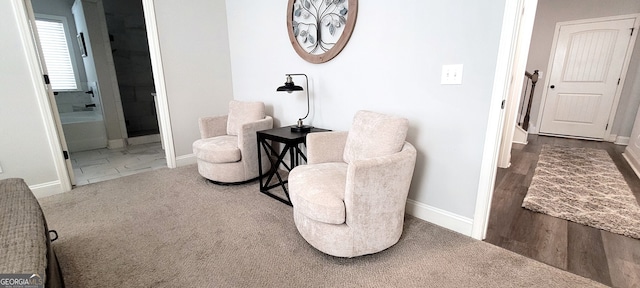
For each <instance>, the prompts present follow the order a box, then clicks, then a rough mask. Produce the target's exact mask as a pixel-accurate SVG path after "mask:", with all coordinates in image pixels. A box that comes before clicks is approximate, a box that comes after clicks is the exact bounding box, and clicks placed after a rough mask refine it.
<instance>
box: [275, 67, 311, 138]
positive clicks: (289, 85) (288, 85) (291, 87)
mask: <svg viewBox="0 0 640 288" xmlns="http://www.w3.org/2000/svg"><path fill="white" fill-rule="evenodd" d="M286 75H287V82H284V86H280V87H278V89H276V91H285V92H287V93H291V92H293V91H303V90H306V91H307V115H304V117H302V118H300V119H298V124H297V125H293V126H291V131H292V132H309V131H311V128H313V126H310V125H304V124H303V122H302V120H304V119H306V118H307V116H309V78H308V77H307V75H306V74H286ZM291 76H304V78H305V80H306V83H305V87H306V89H303V88H302V87H300V86H297V85H296V84H295V83H293V80H292V79H291Z"/></svg>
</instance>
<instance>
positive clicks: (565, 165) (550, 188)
mask: <svg viewBox="0 0 640 288" xmlns="http://www.w3.org/2000/svg"><path fill="white" fill-rule="evenodd" d="M522 207H524V208H527V209H529V210H532V211H536V212H540V213H545V214H548V215H551V216H554V217H558V218H562V219H566V220H569V221H573V222H576V223H580V224H584V225H588V226H591V227H595V228H598V229H602V230H606V231H610V232H613V233H617V234H622V235H625V236H630V237H634V238H638V239H640V206H639V205H638V202H637V201H636V198H635V197H634V196H633V193H632V192H631V190H630V189H629V186H628V185H627V183H626V182H625V180H624V178H623V177H622V174H620V171H618V168H617V167H616V165H615V164H614V163H613V160H611V157H610V156H609V154H608V153H607V151H604V150H601V149H592V148H571V147H558V146H549V145H543V147H542V151H541V152H540V159H539V160H538V166H537V167H536V170H535V172H534V175H533V180H532V182H531V186H529V191H527V195H526V196H525V198H524V202H523V203H522Z"/></svg>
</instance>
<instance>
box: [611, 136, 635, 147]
mask: <svg viewBox="0 0 640 288" xmlns="http://www.w3.org/2000/svg"><path fill="white" fill-rule="evenodd" d="M629 141H631V138H629V137H623V136H618V137H616V142H613V144H616V145H629Z"/></svg>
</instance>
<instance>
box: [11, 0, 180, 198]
mask: <svg viewBox="0 0 640 288" xmlns="http://www.w3.org/2000/svg"><path fill="white" fill-rule="evenodd" d="M153 1H154V0H142V5H143V9H144V17H145V25H146V28H147V38H148V39H149V52H150V54H151V66H152V70H153V71H152V72H153V76H154V85H155V88H156V95H157V96H156V97H157V100H158V104H157V105H158V118H159V123H158V124H160V130H161V134H162V143H163V144H164V149H165V157H166V160H167V167H169V168H176V167H177V166H176V157H175V147H174V144H173V133H172V131H171V121H170V117H169V105H168V100H167V93H166V85H165V81H164V79H165V78H164V70H163V66H162V55H161V53H160V41H159V38H158V28H157V24H156V21H155V19H156V15H155V7H154V2H153ZM11 4H12V7H13V13H14V15H15V16H16V19H17V22H18V23H17V24H18V30H19V32H20V35H21V38H22V43H23V46H24V48H25V53H26V55H25V56H26V58H27V59H26V60H27V62H28V63H29V71H30V73H31V78H32V81H33V85H34V90H35V92H36V95H35V96H36V98H37V100H38V103H39V104H40V116H41V117H42V120H43V123H44V125H45V130H46V131H47V139H48V142H49V147H50V148H51V155H52V157H53V162H54V166H55V168H56V172H57V175H58V179H59V182H60V190H61V191H60V193H62V192H67V191H70V190H71V189H72V184H71V175H70V173H69V172H68V171H67V165H66V163H65V159H64V155H63V153H62V151H63V149H62V145H61V143H60V141H61V139H62V138H63V137H64V135H63V134H61V132H59V131H58V130H57V128H56V121H58V122H59V121H60V119H59V117H60V116H59V115H57V113H54V112H55V110H54V106H55V105H56V103H55V99H50V98H49V96H48V92H47V88H46V84H45V83H44V78H43V75H42V72H41V68H40V67H41V66H40V59H39V57H38V55H39V54H38V48H37V47H38V46H37V45H36V42H35V40H34V39H33V34H32V33H31V28H30V27H31V26H30V24H29V9H31V8H30V7H31V0H11ZM53 194H55V193H53Z"/></svg>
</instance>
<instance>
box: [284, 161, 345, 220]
mask: <svg viewBox="0 0 640 288" xmlns="http://www.w3.org/2000/svg"><path fill="white" fill-rule="evenodd" d="M346 179H347V163H337V162H336V163H322V164H317V165H302V166H298V167H296V168H295V169H293V170H292V171H291V174H290V175H289V185H290V191H296V192H295V193H291V194H290V195H289V196H290V197H291V203H292V204H293V206H294V207H295V209H296V211H299V212H300V213H302V214H304V215H305V216H306V217H309V218H311V219H313V220H316V221H320V222H323V223H328V224H342V223H345V219H346V211H345V206H344V191H345V185H346ZM298 185H300V186H304V188H303V187H296V186H298Z"/></svg>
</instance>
